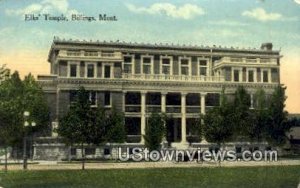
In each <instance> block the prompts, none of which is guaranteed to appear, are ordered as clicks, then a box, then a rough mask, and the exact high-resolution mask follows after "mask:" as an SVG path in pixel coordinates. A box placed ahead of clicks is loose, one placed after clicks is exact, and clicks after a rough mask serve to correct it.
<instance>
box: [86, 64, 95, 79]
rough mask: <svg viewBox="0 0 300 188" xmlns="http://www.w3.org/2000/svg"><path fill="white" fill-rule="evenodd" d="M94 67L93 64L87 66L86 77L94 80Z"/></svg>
mask: <svg viewBox="0 0 300 188" xmlns="http://www.w3.org/2000/svg"><path fill="white" fill-rule="evenodd" d="M94 71H95V66H94V65H93V64H88V65H87V77H88V78H94V76H95V72H94Z"/></svg>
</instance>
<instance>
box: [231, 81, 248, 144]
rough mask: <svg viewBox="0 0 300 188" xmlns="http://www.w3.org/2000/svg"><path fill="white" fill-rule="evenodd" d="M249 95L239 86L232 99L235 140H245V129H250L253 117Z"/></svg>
mask: <svg viewBox="0 0 300 188" xmlns="http://www.w3.org/2000/svg"><path fill="white" fill-rule="evenodd" d="M249 108H250V95H249V94H248V92H247V91H246V89H245V88H244V87H242V86H239V87H238V88H237V90H236V92H235V98H234V110H235V117H236V118H235V122H233V123H234V127H235V130H234V134H235V137H236V138H237V139H241V138H243V137H244V138H245V137H246V136H247V129H248V128H249V127H252V125H253V124H252V121H251V119H252V118H253V115H252V114H251V111H250V109H249Z"/></svg>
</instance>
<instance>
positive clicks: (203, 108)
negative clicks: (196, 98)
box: [200, 93, 206, 114]
mask: <svg viewBox="0 0 300 188" xmlns="http://www.w3.org/2000/svg"><path fill="white" fill-rule="evenodd" d="M200 96H201V114H205V96H206V93H200Z"/></svg>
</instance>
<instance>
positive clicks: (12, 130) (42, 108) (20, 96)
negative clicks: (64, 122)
mask: <svg viewBox="0 0 300 188" xmlns="http://www.w3.org/2000/svg"><path fill="white" fill-rule="evenodd" d="M0 111H1V116H2V118H4V119H5V122H6V123H5V124H6V129H2V130H1V132H3V131H8V132H7V133H6V134H7V135H10V136H7V137H6V138H5V139H6V140H7V141H9V145H11V146H15V145H20V143H21V142H22V138H23V133H24V131H25V127H24V116H23V113H24V111H29V112H30V116H29V119H27V120H28V121H30V122H33V121H34V122H36V127H34V128H30V129H28V127H27V128H26V129H27V130H26V131H29V133H30V134H33V133H37V132H38V133H39V134H46V133H43V131H44V130H46V128H47V127H48V125H49V109H48V105H47V103H46V100H45V96H44V94H43V91H42V89H41V88H40V86H39V85H38V83H37V82H36V81H35V79H34V77H33V76H32V75H31V74H29V75H28V76H26V77H25V79H24V80H23V81H22V80H21V79H20V76H19V74H18V72H14V73H13V74H12V75H11V77H10V78H8V79H6V80H4V81H3V82H2V83H1V85H0Z"/></svg>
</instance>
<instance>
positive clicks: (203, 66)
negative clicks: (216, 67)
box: [199, 60, 207, 76]
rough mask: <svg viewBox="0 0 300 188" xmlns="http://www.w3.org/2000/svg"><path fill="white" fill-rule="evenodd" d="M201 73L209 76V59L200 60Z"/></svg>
mask: <svg viewBox="0 0 300 188" xmlns="http://www.w3.org/2000/svg"><path fill="white" fill-rule="evenodd" d="M199 75H200V76H207V60H200V61H199Z"/></svg>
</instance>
